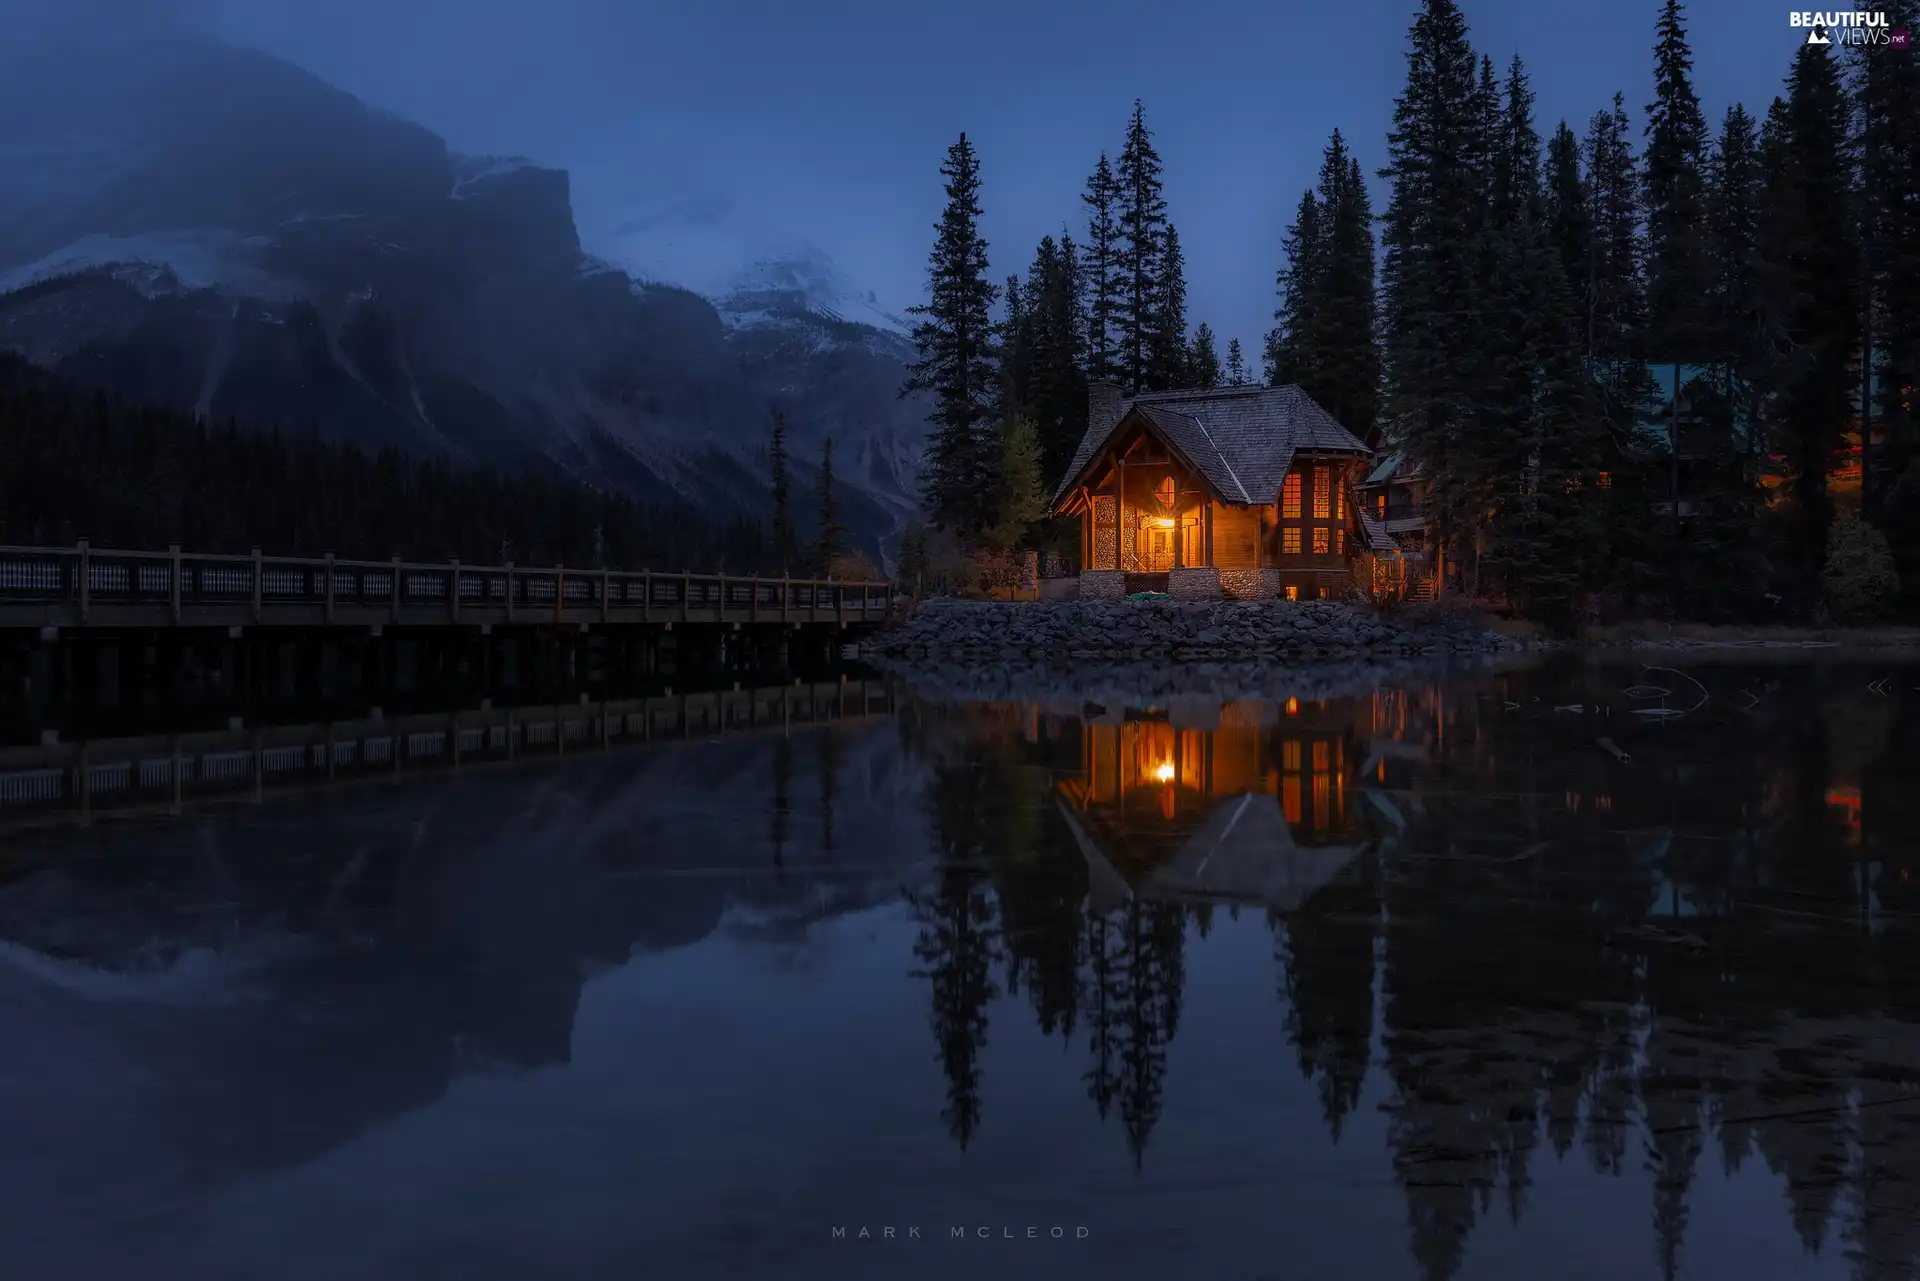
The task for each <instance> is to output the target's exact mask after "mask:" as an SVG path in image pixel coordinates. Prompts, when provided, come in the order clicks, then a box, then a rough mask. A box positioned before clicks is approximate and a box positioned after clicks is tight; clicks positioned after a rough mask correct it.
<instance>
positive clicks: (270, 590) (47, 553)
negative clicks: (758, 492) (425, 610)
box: [0, 541, 894, 622]
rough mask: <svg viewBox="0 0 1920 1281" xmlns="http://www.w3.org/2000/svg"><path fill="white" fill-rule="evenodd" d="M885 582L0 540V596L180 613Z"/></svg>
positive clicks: (854, 608)
mask: <svg viewBox="0 0 1920 1281" xmlns="http://www.w3.org/2000/svg"><path fill="white" fill-rule="evenodd" d="M893 598H894V593H893V587H892V585H891V584H888V583H873V582H848V581H846V580H844V579H832V578H762V577H759V576H758V575H743V574H692V573H663V572H659V571H655V570H637V571H636V570H615V569H577V568H568V567H567V566H565V565H551V566H535V567H528V566H520V565H511V564H509V565H462V564H461V563H460V562H459V561H457V560H456V561H447V562H444V563H429V562H417V561H403V560H401V559H399V558H398V557H396V558H394V559H393V560H389V561H359V560H343V559H339V558H336V557H333V556H322V557H295V556H265V555H262V554H260V553H259V552H257V551H256V552H254V553H252V554H251V555H247V556H234V555H213V554H207V553H203V552H183V551H181V550H179V549H178V548H169V549H168V550H166V551H164V552H139V551H120V550H110V549H105V548H94V547H91V546H89V545H88V544H87V543H86V542H85V541H82V542H80V543H78V544H76V545H75V546H73V547H9V546H0V602H42V603H49V602H66V603H69V604H72V605H75V606H77V607H78V609H79V612H80V615H81V617H82V618H83V619H84V618H85V617H86V613H87V610H88V609H89V608H90V607H91V606H93V605H95V604H108V603H112V604H128V603H134V604H149V605H154V606H164V607H166V608H167V609H168V610H170V612H171V614H172V617H173V618H174V619H176V620H177V619H178V618H179V616H180V613H181V610H182V609H183V608H184V607H187V606H200V605H210V604H218V605H239V606H244V607H246V608H248V609H249V610H250V611H251V612H252V614H253V615H254V616H255V617H259V616H260V615H261V614H263V613H265V612H267V611H270V610H272V609H273V608H274V607H276V606H285V605H300V606H304V607H309V608H311V607H313V606H316V605H318V606H320V607H322V609H323V610H324V611H325V612H326V614H327V616H328V617H331V616H332V613H333V611H334V610H336V609H339V608H343V607H350V608H353V609H355V610H356V612H361V613H364V612H365V611H366V610H367V609H369V608H373V609H381V608H384V609H387V610H388V611H390V612H391V613H392V614H393V615H394V616H395V617H398V615H399V614H400V611H401V610H402V609H408V610H410V611H417V610H418V609H420V608H422V607H434V606H438V607H441V608H444V609H445V610H446V612H447V616H448V618H449V619H458V618H459V616H460V611H461V610H462V609H463V608H467V609H485V610H487V611H488V612H489V613H490V614H491V613H492V612H494V611H501V610H504V611H505V612H506V614H507V615H508V616H509V618H511V617H512V616H514V615H515V614H516V613H518V612H521V611H524V612H525V615H526V618H527V621H529V622H532V621H536V620H537V618H538V617H539V616H540V615H542V614H545V615H559V614H560V613H562V612H563V611H574V612H575V614H576V616H577V612H578V611H581V610H598V611H599V612H600V613H601V615H602V616H607V615H609V614H610V613H611V612H612V611H614V610H619V611H621V615H622V617H623V618H631V616H632V614H633V612H634V611H639V613H640V614H641V615H642V617H643V618H644V617H658V618H660V619H662V620H667V619H672V618H677V617H682V616H685V615H688V614H690V613H692V612H694V611H700V612H703V613H705V612H718V611H725V612H729V613H734V614H741V613H744V614H746V615H748V616H749V617H756V618H765V619H767V620H768V621H777V620H779V619H782V618H783V617H786V616H788V615H790V614H794V613H801V614H803V615H805V616H809V617H813V616H817V615H818V614H819V613H821V612H829V611H830V612H832V613H835V614H836V615H839V616H842V617H845V618H848V619H850V620H852V621H859V620H862V619H877V618H880V617H881V616H883V615H884V614H885V613H886V612H887V610H888V609H890V608H891V607H892V604H893Z"/></svg>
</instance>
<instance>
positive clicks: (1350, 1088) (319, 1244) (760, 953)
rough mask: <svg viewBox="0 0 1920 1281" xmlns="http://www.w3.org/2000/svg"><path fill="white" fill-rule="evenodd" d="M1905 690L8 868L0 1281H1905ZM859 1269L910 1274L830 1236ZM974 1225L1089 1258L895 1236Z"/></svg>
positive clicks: (1133, 737)
mask: <svg viewBox="0 0 1920 1281" xmlns="http://www.w3.org/2000/svg"><path fill="white" fill-rule="evenodd" d="M1896 673H1897V675H1898V678H1897V679H1892V680H1886V679H1885V678H1887V677H1888V676H1889V675H1890V674H1896ZM1695 681H1697V682H1698V683H1699V685H1698V689H1696V688H1695V686H1694V685H1693V684H1692V682H1695ZM1916 685H1920V673H1916V672H1914V671H1913V670H1912V669H1907V670H1905V671H1898V669H1894V668H1891V667H1888V666H1886V665H1884V664H1882V665H1880V666H1877V667H1866V666H1859V665H1849V664H1844V663H1828V664H1820V665H1814V664H1805V663H1794V664H1775V665H1751V666H1745V665H1736V664H1718V665H1700V666H1689V667H1688V668H1687V670H1686V671H1685V672H1681V673H1663V672H1660V671H1652V672H1648V671H1641V670H1639V669H1634V668H1628V669H1619V668H1580V667H1545V668H1540V669H1536V670H1527V671H1513V672H1507V673H1504V674H1483V675H1477V676H1468V677H1456V678H1451V679H1448V680H1446V681H1444V682H1439V683H1436V684H1433V685H1420V686H1411V687H1407V688H1401V689H1383V690H1378V691H1369V692H1366V693H1363V694H1360V695H1357V696H1353V697H1346V698H1326V699H1307V698H1293V699H1285V698H1283V699H1277V700H1258V701H1241V702H1228V703H1221V702H1218V701H1201V702H1184V703H1183V702H1179V701H1172V702H1170V703H1169V704H1167V705H1160V706H1152V707H1146V706H1141V707H1122V706H1101V705H1088V704H1082V703H1078V702H1076V701H1073V700H1071V699H1067V700H1063V701H1061V702H1059V703H1057V704H1034V703H1018V704H1015V703H1006V704H987V703H975V704H966V705H941V704H928V703H907V704H905V705H903V706H902V707H901V709H900V710H899V712H898V714H897V715H895V716H893V717H891V718H883V717H874V718H871V719H869V720H868V721H866V722H863V723H845V724H836V725H831V726H821V727H802V726H793V727H791V728H790V729H788V730H787V731H785V732H782V730H781V728H780V727H778V726H776V727H774V729H773V731H772V732H771V733H769V734H766V735H764V736H758V737H753V738H739V739H734V738H727V739H724V740H720V739H716V740H715V741H712V742H704V741H692V742H685V743H676V744H672V745H668V746H659V747H654V748H645V749H636V750H635V751H634V752H633V753H630V754H627V755H617V756H595V757H592V758H583V759H578V760H567V761H564V762H563V761H555V760H549V761H545V762H537V763H534V764H532V765H529V766H527V767H525V768H523V769H520V770H518V771H516V772H511V773H495V774H489V775H484V776H470V777H458V776H441V777H436V778H422V779H420V780H417V781H415V782H412V783H411V784H396V785H394V786H393V787H391V788H390V789H386V790H378V791H374V792H367V793H361V792H356V793H353V794H349V795H326V794H298V795H293V796H289V797H286V798H282V799H281V800H279V801H273V800H272V799H271V798H269V800H268V802H267V803H264V804H261V805H259V806H256V807H246V808H241V809H237V810H232V811H221V812H218V813H209V814H206V815H202V816H193V817H190V818H189V819H186V820H181V821H178V822H173V823H159V824H155V823H149V822H143V823H140V824H135V825H115V824H108V825H103V826H101V827H97V828H95V829H93V830H60V831H49V832H43V833H38V834H35V835H33V836H31V837H26V836H23V837H21V838H19V839H17V840H14V841H12V842H10V844H9V845H8V846H7V848H6V850H5V859H6V861H5V865H4V870H5V876H4V879H3V880H0V1019H4V1023H5V1026H6V1027H7V1028H8V1029H9V1031H10V1033H11V1034H12V1035H10V1037H9V1042H10V1051H9V1055H8V1057H7V1058H6V1059H5V1061H4V1067H0V1080H4V1082H5V1088H0V1129H3V1130H4V1132H6V1133H8V1134H9V1135H11V1136H14V1138H13V1140H12V1141H10V1142H9V1143H8V1144H7V1145H0V1240H5V1241H6V1242H7V1243H8V1245H9V1247H10V1250H9V1254H10V1257H13V1258H16V1259H19V1260H22V1261H24V1263H25V1265H26V1268H25V1271H24V1272H23V1275H62V1276H78V1277H88V1276H109V1275H125V1274H127V1273H128V1272H129V1271H136V1272H144V1274H147V1275H189V1274H191V1275H197V1276H206V1275H211V1276H220V1277H226V1276H234V1277H239V1276H248V1275H269V1274H271V1275H281V1276H290V1277H291V1276H299V1277H305V1276H313V1277H319V1276H336V1275H348V1274H351V1275H355V1276H360V1277H375V1278H385V1277H403V1276H416V1275H423V1274H434V1273H435V1272H436V1270H446V1269H454V1270H457V1271H458V1272H459V1274H460V1275H462V1276H463V1277H475V1278H493V1277H509V1276H521V1275H532V1274H535V1273H541V1274H548V1275H568V1276H582V1277H600V1276H608V1277H612V1276H624V1275H631V1274H632V1273H633V1272H635V1271H636V1270H637V1271H639V1272H640V1273H641V1274H642V1275H658V1276H671V1277H675V1278H682V1277H707V1276H715V1277H718V1276H727V1275H743V1274H744V1275H756V1276H774V1277H789V1276H791V1277H826V1276H833V1277H840V1276H863V1277H864V1276H872V1277H881V1276H895V1275H901V1274H902V1273H903V1272H910V1273H911V1274H912V1275H916V1276H927V1277H946V1276H954V1277H959V1276H967V1277H974V1276H978V1275H980V1274H981V1272H982V1271H983V1270H986V1269H991V1270H992V1271H994V1272H996V1273H1005V1274H1008V1275H1017V1276H1027V1275H1034V1276H1038V1275H1050V1276H1058V1275H1089V1276H1091V1275H1098V1276H1101V1277H1103V1278H1112V1277H1136V1276H1137V1277H1164V1276H1170V1275H1180V1274H1182V1273H1183V1272H1185V1271H1189V1270H1191V1269H1193V1268H1195V1267H1201V1268H1206V1269H1208V1270H1209V1271H1210V1272H1212V1273H1215V1274H1218V1275H1224V1276H1235V1277H1242V1276H1244V1277H1296V1276H1299V1277H1310V1276H1319V1275H1356V1276H1369V1277H1373V1276H1418V1277H1422V1278H1450V1277H1462V1278H1465V1277H1473V1276H1480V1277H1498V1278H1514V1279H1518V1278H1533V1277H1539V1276H1570V1275H1593V1276H1606V1277H1627V1276H1646V1277H1653V1276H1660V1277H1682V1276H1692V1277H1722V1276H1734V1275H1738V1276H1742V1277H1753V1276H1781V1277H1787V1276H1795V1277H1797V1276H1814V1275H1817V1276H1849V1277H1853V1278H1858V1279H1860V1281H1869V1279H1871V1281H1882V1279H1887V1278H1897V1277H1907V1276H1912V1275H1914V1266H1915V1262H1916V1257H1917V1252H1920V1185H1916V1182H1915V1180H1916V1177H1920V1009H1916V1006H1920V995H1916V992H1915V989H1914V987H1913V985H1912V982H1911V976H1912V975H1913V974H1914V973H1916V972H1920V971H1917V970H1916V965H1915V962H1916V961H1920V929H1916V926H1917V925H1920V903H1916V901H1915V882H1914V878H1913V873H1914V871H1915V865H1916V863H1920V838H1917V837H1916V836H1915V835H1914V833H1915V832H1916V830H1920V829H1917V828H1916V826H1915V820H1916V819H1917V818H1920V814H1916V813H1915V808H1916V806H1917V805H1920V802H1917V801H1916V800H1915V799H1914V796H1913V792H1914V789H1913V787H1912V783H1911V776H1912V770H1911V765H1910V764H1909V762H1910V761H1911V759H1912V757H1913V754H1914V752H1915V749H1916V748H1920V704H1916V702H1915V701H1914V700H1915V698H1916V694H1915V693H1914V691H1913V688H1912V687H1914V686H1916ZM1703 693H1704V695H1705V697H1704V700H1703V699H1702V697H1701V695H1702V694H1703ZM368 1189H375V1190H377V1192H376V1191H369V1190H368ZM376 1195H377V1196H379V1197H382V1198H384V1200H383V1201H382V1205H383V1206H390V1207H391V1208H388V1209H383V1210H382V1211H381V1212H380V1214H379V1215H377V1216H373V1212H372V1211H371V1210H370V1209H369V1208H368V1198H370V1197H374V1196H376ZM636 1207H639V1208H636ZM369 1216H373V1217H371V1218H370V1217H369ZM863 1221H864V1222H867V1223H870V1224H876V1225H877V1224H882V1223H893V1224H896V1225H904V1224H908V1223H918V1224H920V1225H923V1226H924V1227H926V1228H927V1229H928V1230H929V1231H930V1233H931V1235H932V1236H933V1237H934V1238H935V1239H933V1240H930V1241H929V1242H928V1243H927V1245H926V1246H925V1247H924V1248H918V1253H914V1254H913V1255H912V1257H911V1258H910V1259H907V1260H902V1259H901V1258H899V1257H897V1256H898V1253H899V1252H896V1253H895V1254H885V1253H880V1252H873V1251H869V1252H868V1253H865V1254H861V1253H856V1252H855V1251H858V1250H859V1249H860V1248H861V1247H859V1246H855V1245H852V1244H851V1243H850V1242H846V1241H841V1242H838V1243H834V1242H832V1239H831V1238H830V1236H829V1229H830V1227H831V1226H832V1225H836V1224H848V1223H851V1224H856V1225H857V1224H859V1223H861V1222H863ZM1003 1221H1004V1222H1010V1223H1013V1224H1015V1225H1023V1224H1026V1223H1028V1222H1039V1223H1041V1224H1043V1225H1045V1224H1052V1223H1056V1222H1059V1223H1068V1224H1090V1225H1091V1226H1092V1236H1091V1238H1090V1240H1089V1241H1087V1242H1086V1243H1085V1244H1081V1245H1075V1244H1073V1243H1071V1242H1070V1243H1069V1244H1067V1245H1066V1246H1064V1247H1062V1248H1061V1249H1060V1250H1054V1251H1053V1252H1051V1253H1049V1252H1048V1248H1043V1247H1033V1248H1029V1246H1028V1245H1027V1243H1025V1242H1008V1243H1004V1244H988V1243H981V1244H980V1245H979V1247H978V1248H972V1247H968V1246H961V1245H950V1244H949V1243H948V1242H946V1241H945V1240H944V1238H945V1236H946V1233H947V1231H948V1227H949V1225H950V1224H952V1223H965V1224H969V1225H972V1224H978V1223H993V1224H996V1225H997V1224H999V1223H1001V1222H1003ZM242 1223H243V1224H244V1226H238V1225H240V1224H242ZM369 1223H374V1224H375V1225H376V1227H377V1230H372V1229H369V1227H368V1225H369ZM478 1243H484V1244H478ZM906 1248H909V1249H915V1248H917V1247H906ZM989 1253H991V1255H992V1257H991V1259H989V1258H988V1257H987V1256H988V1255H989ZM288 1260H293V1262H291V1263H289V1262H288ZM427 1260H430V1261H431V1263H425V1262H423V1261H427ZM1276 1260H1279V1262H1276ZM1581 1268H1585V1269H1586V1271H1585V1272H1581V1271H1580V1269H1581Z"/></svg>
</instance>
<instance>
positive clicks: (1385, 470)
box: [1360, 453, 1420, 489]
mask: <svg viewBox="0 0 1920 1281" xmlns="http://www.w3.org/2000/svg"><path fill="white" fill-rule="evenodd" d="M1419 476H1420V465H1419V464H1418V463H1409V462H1408V461H1407V457H1406V455H1405V454H1397V453H1396V454H1388V455H1387V456H1386V457H1385V458H1382V459H1381V460H1380V464H1379V466H1377V467H1375V468H1374V469H1373V470H1372V471H1370V472H1368V473H1367V478H1366V479H1365V480H1363V481H1361V482H1360V488H1362V489H1364V488H1366V487H1368V486H1370V485H1384V484H1386V483H1387V482H1388V481H1390V480H1417V479H1418V478H1419Z"/></svg>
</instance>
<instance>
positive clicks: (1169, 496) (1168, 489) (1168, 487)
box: [1153, 476, 1173, 508]
mask: <svg viewBox="0 0 1920 1281" xmlns="http://www.w3.org/2000/svg"><path fill="white" fill-rule="evenodd" d="M1153 496H1154V497H1155V498H1157V499H1159V500H1160V505H1161V506H1162V507H1168V508H1170V507H1172V506H1173V477H1171V476H1169V477H1167V478H1166V479H1165V480H1163V481H1161V482H1160V484H1159V486H1158V487H1157V488H1156V489H1155V490H1154V491H1153Z"/></svg>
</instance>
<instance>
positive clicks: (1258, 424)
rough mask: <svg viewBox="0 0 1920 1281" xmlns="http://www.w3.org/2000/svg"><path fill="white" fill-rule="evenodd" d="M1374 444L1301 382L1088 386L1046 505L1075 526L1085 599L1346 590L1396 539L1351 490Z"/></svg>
mask: <svg viewBox="0 0 1920 1281" xmlns="http://www.w3.org/2000/svg"><path fill="white" fill-rule="evenodd" d="M1372 454H1373V451H1372V450H1371V449H1369V448H1368V447H1367V445H1366V444H1365V443H1364V442H1363V441H1361V440H1360V439H1359V438H1357V437H1356V436H1354V435H1353V433H1352V432H1349V431H1348V430H1347V429H1346V428H1344V427H1342V426H1341V425H1340V424H1339V423H1338V422H1335V421H1334V419H1333V416H1332V415H1331V414H1329V413H1327V411H1326V410H1324V409H1322V408H1321V407H1320V406H1319V405H1317V404H1315V403H1314V401H1313V399H1312V398H1311V397H1309V396H1308V395H1307V394H1306V393H1305V392H1304V391H1302V390H1300V388H1298V387H1219V388H1212V389H1206V390H1200V391H1165V392H1153V393H1149V394H1144V395H1139V396H1135V397H1134V398H1133V399H1131V400H1124V399H1122V398H1121V395H1120V392H1119V390H1118V389H1117V388H1115V387H1113V386H1112V385H1111V384H1107V383H1094V384H1092V385H1091V386H1090V387H1089V389H1088V412H1087V434H1086V436H1085V437H1083V438H1082V439H1081V441H1080V448H1079V449H1078V450H1076V451H1075V453H1074V456H1073V462H1072V463H1071V464H1070V465H1069V466H1068V468H1067V472H1066V475H1065V477H1063V478H1062V480H1061V482H1060V488H1059V489H1058V491H1056V492H1055V494H1054V496H1053V505H1052V509H1053V513H1054V514H1055V515H1056V516H1059V517H1063V518H1075V519H1077V520H1078V522H1079V525H1080V561H1079V563H1080V585H1079V593H1080V596H1081V597H1082V598H1102V597H1104V598H1114V597H1119V596H1124V595H1130V594H1132V593H1134V592H1139V591H1161V592H1166V593H1167V594H1169V595H1171V596H1174V597H1177V598H1183V599H1209V598H1215V597H1219V596H1223V595H1224V596H1233V597H1243V598H1252V597H1264V596H1285V597H1287V598H1288V599H1292V600H1309V599H1323V598H1331V597H1339V596H1345V595H1347V594H1348V593H1349V591H1350V590H1351V587H1352V583H1353V581H1354V565H1353V563H1352V562H1353V560H1354V559H1355V558H1358V557H1360V556H1363V555H1367V554H1370V553H1372V552H1374V551H1376V550H1378V551H1382V552H1386V551H1389V550H1390V549H1392V548H1393V547H1394V543H1393V540H1392V539H1391V538H1389V537H1388V536H1387V534H1386V532H1385V531H1384V529H1383V528H1382V527H1381V525H1380V523H1379V521H1378V520H1376V519H1375V518H1374V517H1373V516H1372V514H1371V513H1368V512H1365V511H1363V510H1361V509H1360V507H1359V506H1358V505H1357V504H1356V503H1355V502H1353V499H1352V494H1353V486H1354V484H1355V482H1356V481H1358V480H1360V479H1361V478H1362V477H1363V476H1364V474H1365V472H1366V469H1367V468H1368V466H1369V463H1370V461H1371V458H1372Z"/></svg>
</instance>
